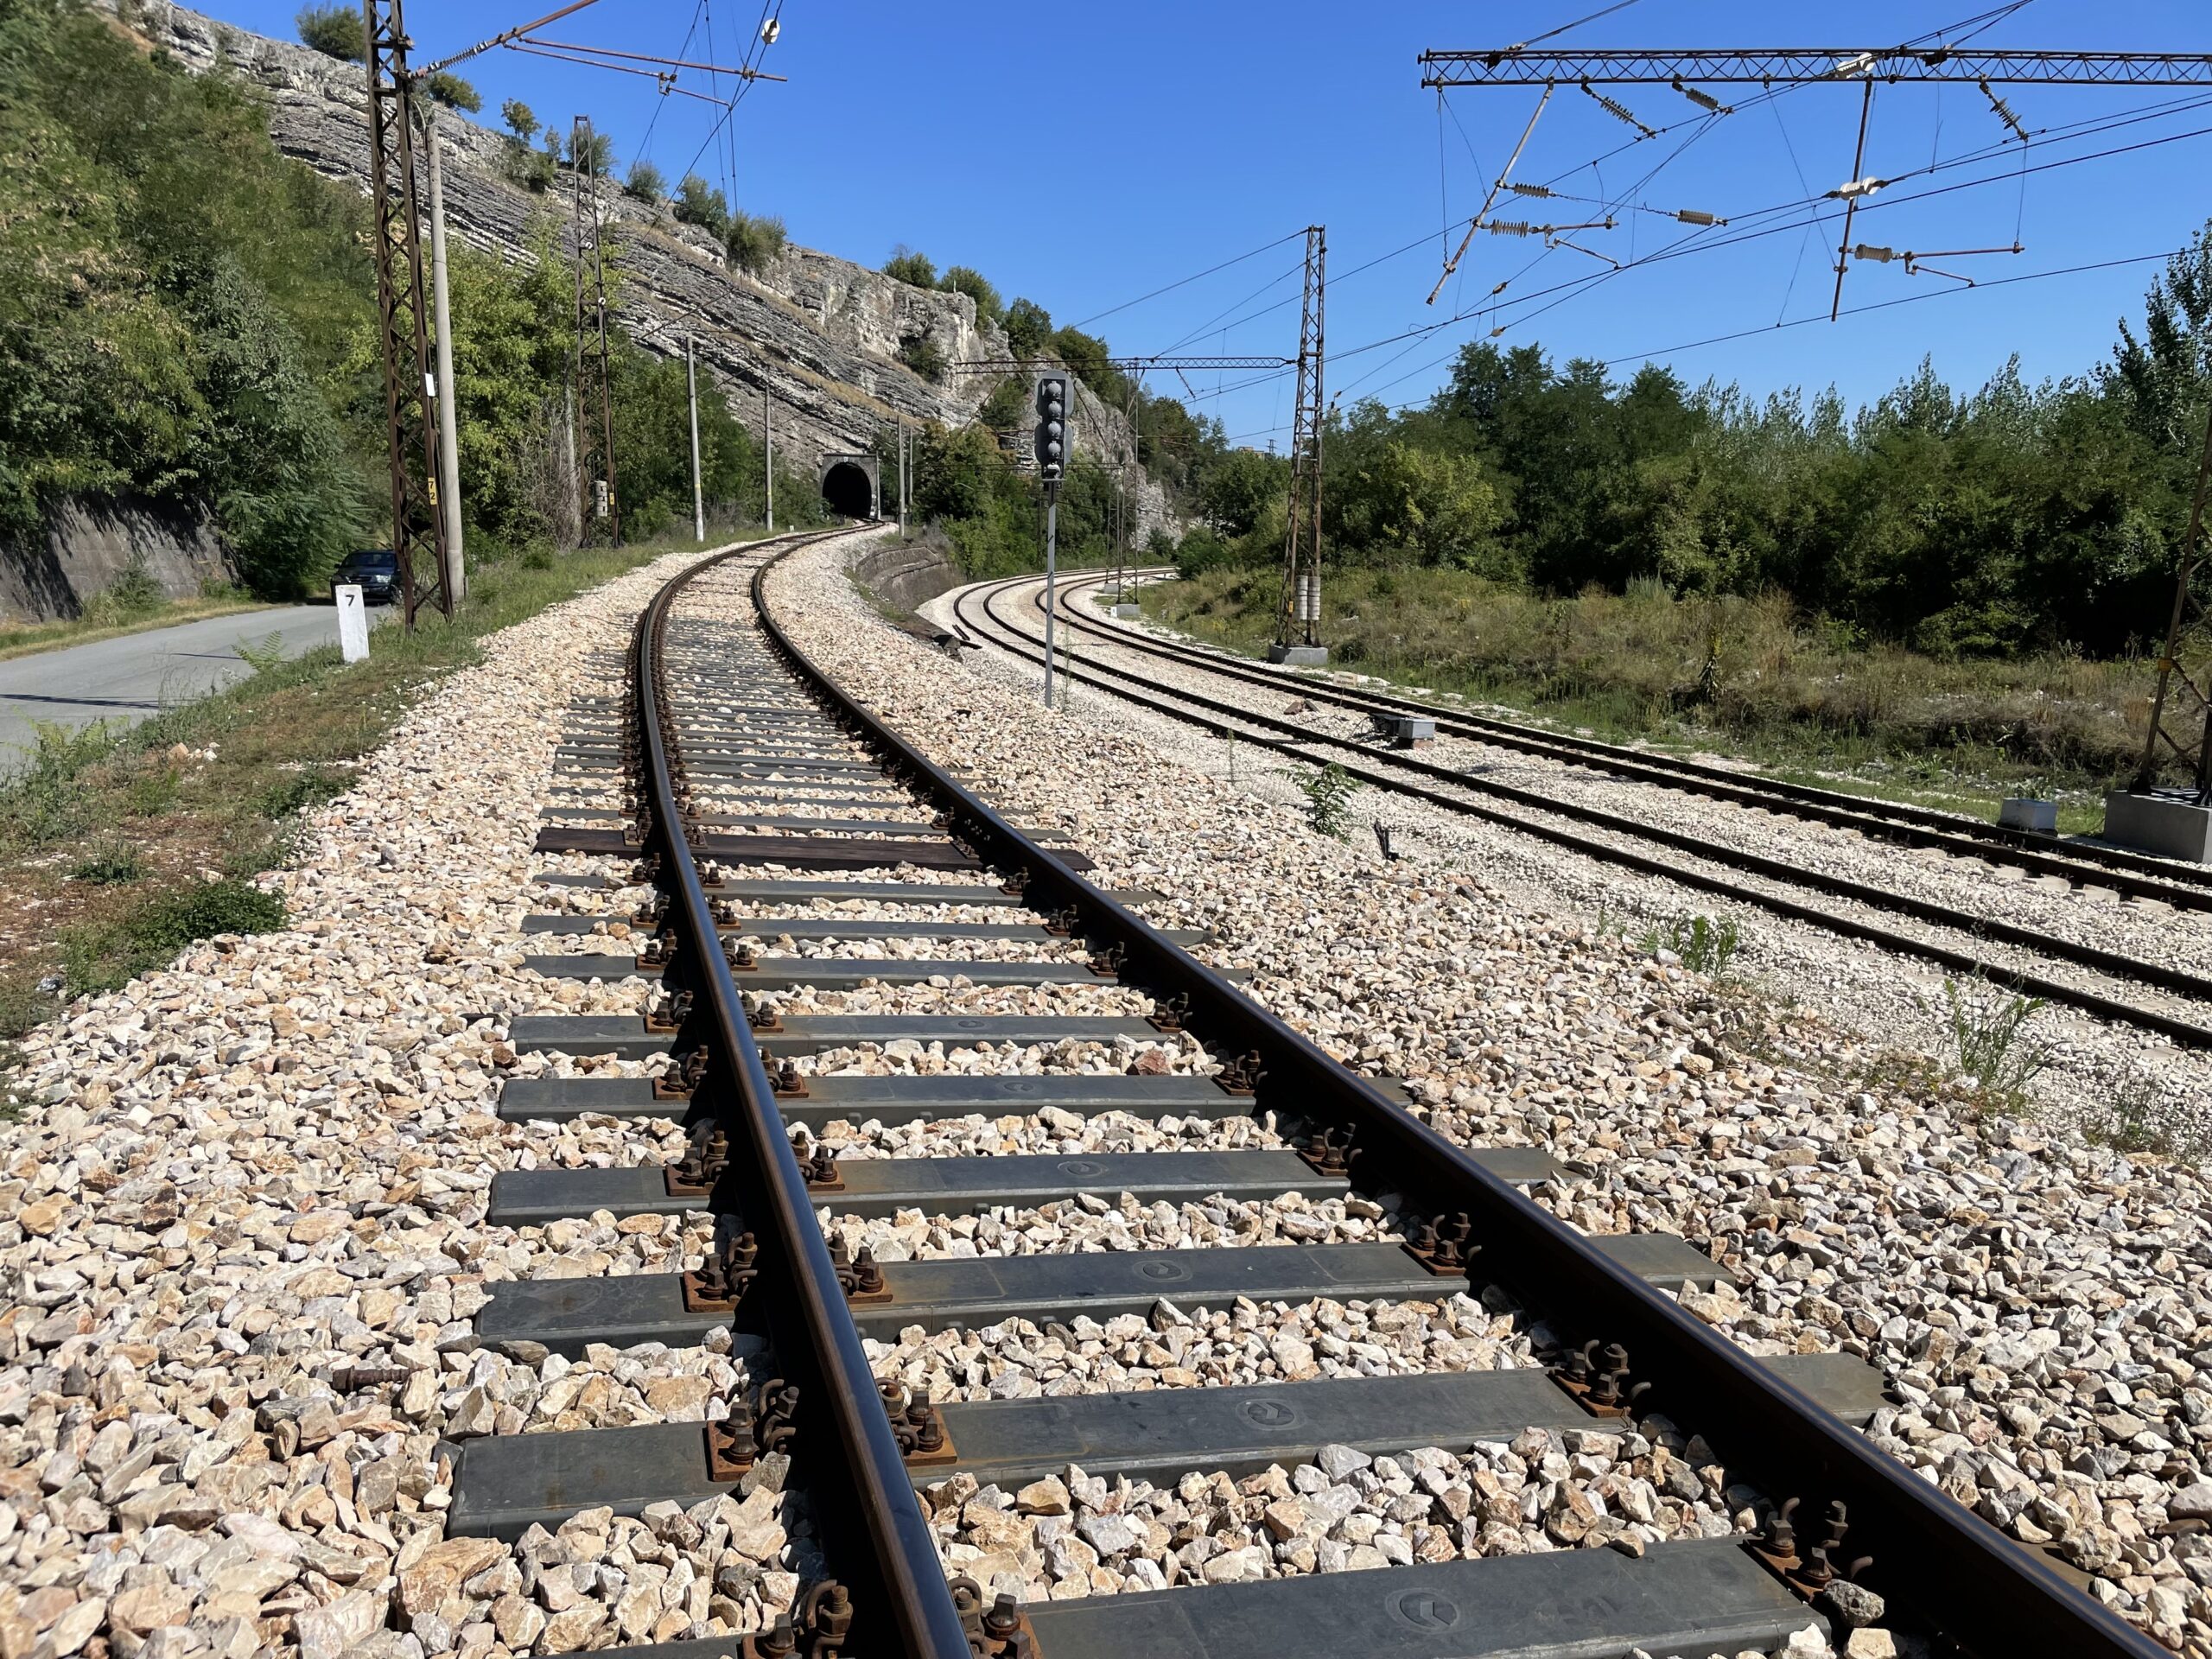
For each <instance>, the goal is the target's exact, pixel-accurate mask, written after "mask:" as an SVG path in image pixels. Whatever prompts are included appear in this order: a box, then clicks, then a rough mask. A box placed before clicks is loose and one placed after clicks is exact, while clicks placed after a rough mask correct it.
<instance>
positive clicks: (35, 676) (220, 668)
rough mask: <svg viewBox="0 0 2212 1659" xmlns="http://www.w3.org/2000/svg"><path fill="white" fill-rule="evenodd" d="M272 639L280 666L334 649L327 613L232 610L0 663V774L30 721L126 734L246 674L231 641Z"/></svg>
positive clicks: (332, 622) (30, 739) (333, 624)
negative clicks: (106, 726)
mask: <svg viewBox="0 0 2212 1659" xmlns="http://www.w3.org/2000/svg"><path fill="white" fill-rule="evenodd" d="M390 614H391V607H389V606H385V607H378V608H377V609H375V610H372V611H371V612H370V613H369V621H370V623H371V625H372V626H374V625H375V624H377V623H379V622H381V621H383V620H385V617H386V616H388V615H390ZM272 633H273V634H276V635H277V636H278V637H279V639H281V640H282V641H283V649H284V654H285V655H286V656H288V657H296V656H297V655H299V653H300V652H303V651H307V650H308V649H310V648H312V647H314V646H315V645H335V644H336V643H337V640H338V612H337V609H336V607H334V606H329V605H289V606H285V607H281V608H279V609H276V610H268V611H241V612H239V613H237V614H235V615H232V616H217V617H209V618H207V619H206V620H202V621H198V622H180V623H178V624H177V625H176V626H175V627H168V628H154V629H149V630H148V631H147V632H144V633H126V634H124V635H122V636H121V637H120V638H118V639H99V640H95V641H94V642H93V643H92V644H90V645H71V646H69V647H68V648H67V649H66V650H62V651H43V652H34V653H32V654H31V655H30V656H28V657H17V658H14V659H12V660H10V661H8V662H0V772H12V771H13V770H15V768H16V766H18V765H19V764H20V763H21V761H22V756H23V754H24V753H26V752H27V751H29V749H31V748H33V747H36V745H37V741H38V738H37V731H36V727H37V723H38V722H40V721H51V722H53V723H54V724H57V725H61V726H68V727H79V726H88V725H90V724H91V723H92V721H96V720H105V721H112V722H114V723H115V724H118V725H124V726H128V725H135V724H137V722H138V721H142V720H143V719H145V718H146V716H147V715H153V714H158V713H160V712H161V711H162V709H168V708H173V707H175V705H176V704H178V703H180V702H189V701H190V700H191V699H192V698H194V697H199V696H206V695H207V693H208V692H210V691H213V690H216V689H217V688H218V687H219V686H223V685H227V684H229V683H231V682H232V681H233V680H238V679H243V678H245V676H246V675H248V674H249V673H251V672H252V670H251V669H250V668H249V667H248V666H247V665H246V663H245V659H244V658H241V657H240V656H239V655H238V649H237V647H238V644H239V642H240V641H242V640H243V641H245V643H247V644H249V645H256V646H258V645H260V644H261V643H262V642H263V641H264V640H266V639H268V638H269V636H270V635H271V634H272Z"/></svg>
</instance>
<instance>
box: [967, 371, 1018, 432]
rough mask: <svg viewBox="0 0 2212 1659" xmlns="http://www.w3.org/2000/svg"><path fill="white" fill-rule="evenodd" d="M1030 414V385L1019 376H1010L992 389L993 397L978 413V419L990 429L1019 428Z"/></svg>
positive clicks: (988, 399) (987, 399)
mask: <svg viewBox="0 0 2212 1659" xmlns="http://www.w3.org/2000/svg"><path fill="white" fill-rule="evenodd" d="M1028 413H1029V383H1028V382H1027V381H1026V380H1024V379H1022V378H1020V376H1019V375H1012V374H1010V375H1008V376H1007V378H1005V379H1003V380H1001V381H1000V382H999V383H998V385H995V386H993V387H992V388H991V395H990V396H989V397H987V398H985V399H984V400H983V406H982V408H981V409H979V410H976V420H977V421H979V422H981V423H982V424H983V425H985V426H988V427H993V428H997V427H1007V426H1019V425H1020V423H1021V422H1022V420H1023V418H1024V417H1025V416H1027V414H1028Z"/></svg>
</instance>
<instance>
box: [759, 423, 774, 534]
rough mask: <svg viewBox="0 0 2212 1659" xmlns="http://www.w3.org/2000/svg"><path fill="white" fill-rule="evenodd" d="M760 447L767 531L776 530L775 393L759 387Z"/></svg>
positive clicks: (771, 532)
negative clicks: (763, 462)
mask: <svg viewBox="0 0 2212 1659" xmlns="http://www.w3.org/2000/svg"><path fill="white" fill-rule="evenodd" d="M760 448H761V451H762V453H763V454H765V455H766V460H767V474H768V478H767V482H768V532H769V534H770V535H773V534H774V533H775V530H776V394H775V393H774V392H772V391H769V390H768V388H767V387H766V386H763V387H761V388H760Z"/></svg>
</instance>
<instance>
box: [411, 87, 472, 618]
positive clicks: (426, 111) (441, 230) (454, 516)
mask: <svg viewBox="0 0 2212 1659" xmlns="http://www.w3.org/2000/svg"><path fill="white" fill-rule="evenodd" d="M422 107H423V150H424V152H425V153H426V154H427V155H428V156H429V163H430V296H431V307H430V311H431V315H432V317H433V318H434V319H435V321H436V323H437V327H438V459H439V461H440V462H441V463H442V467H441V472H440V476H439V479H438V488H439V490H440V492H441V493H442V500H441V501H440V503H439V505H440V506H441V507H442V509H443V518H444V520H445V532H446V545H445V564H444V569H445V577H446V591H447V592H448V593H449V594H452V595H453V599H454V603H455V604H456V605H457V604H459V603H460V602H461V601H462V600H464V599H466V598H467V597H468V567H467V563H465V562H464V560H463V558H462V553H461V544H462V535H461V440H460V439H459V438H458V437H457V436H456V435H455V434H454V422H455V421H456V419H458V416H456V414H455V413H454V385H455V383H454V378H453V309H452V307H451V306H450V305H449V304H448V302H447V299H446V188H445V167H444V164H443V163H442V161H441V160H440V158H439V155H438V119H437V116H438V103H437V100H436V99H434V98H426V99H423V106H422Z"/></svg>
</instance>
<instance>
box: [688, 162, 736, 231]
mask: <svg viewBox="0 0 2212 1659" xmlns="http://www.w3.org/2000/svg"><path fill="white" fill-rule="evenodd" d="M676 217H677V222H678V223H679V224H683V225H696V226H698V227H699V228H700V229H701V230H702V231H704V232H707V234H708V235H709V236H713V237H717V238H718V237H720V236H721V234H722V232H725V231H727V230H728V228H729V204H728V202H727V201H724V200H722V193H721V191H719V190H717V189H716V188H715V187H714V186H713V185H711V184H709V183H708V182H707V181H705V180H704V179H702V178H701V177H700V176H699V175H697V174H696V173H686V174H685V175H683V183H681V184H679V185H677V187H676Z"/></svg>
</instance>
